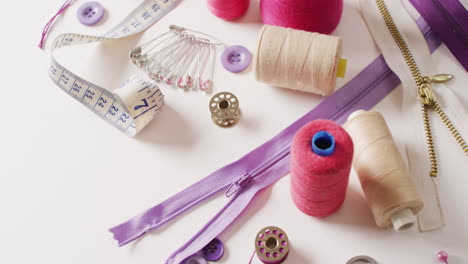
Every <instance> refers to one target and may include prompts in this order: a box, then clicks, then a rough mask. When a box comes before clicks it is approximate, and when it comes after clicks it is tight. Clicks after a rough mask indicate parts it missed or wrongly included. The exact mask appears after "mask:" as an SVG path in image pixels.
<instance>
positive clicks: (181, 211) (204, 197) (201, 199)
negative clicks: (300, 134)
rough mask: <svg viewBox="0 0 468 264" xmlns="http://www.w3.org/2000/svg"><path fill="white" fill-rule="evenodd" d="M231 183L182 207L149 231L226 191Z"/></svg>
mask: <svg viewBox="0 0 468 264" xmlns="http://www.w3.org/2000/svg"><path fill="white" fill-rule="evenodd" d="M231 184H232V183H229V184H226V185H224V186H222V187H220V188H218V189H216V190H215V191H213V192H211V193H209V194H207V195H205V196H203V197H202V198H200V199H198V200H196V201H195V202H193V203H191V204H190V205H188V206H186V207H184V208H183V209H180V210H179V211H177V212H175V213H174V214H172V215H170V216H168V217H166V218H165V219H164V220H162V221H160V222H159V223H158V224H157V225H154V226H152V227H151V229H156V228H158V227H160V226H162V225H165V224H166V223H168V222H170V221H172V220H173V219H174V218H176V217H177V216H179V215H181V214H183V213H185V212H187V211H188V210H190V209H192V208H193V207H195V206H197V205H199V204H200V203H202V202H204V201H206V200H208V199H209V198H211V197H213V196H215V195H217V194H218V193H219V192H221V191H223V190H226V189H227V188H228V187H229V186H230V185H231Z"/></svg>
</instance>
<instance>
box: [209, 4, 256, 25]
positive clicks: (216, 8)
mask: <svg viewBox="0 0 468 264" xmlns="http://www.w3.org/2000/svg"><path fill="white" fill-rule="evenodd" d="M249 3H250V0H208V2H207V4H208V10H210V12H211V13H212V14H213V15H215V16H217V17H219V18H222V19H226V20H233V19H236V18H239V17H241V16H243V15H244V14H245V12H247V9H248V8H249Z"/></svg>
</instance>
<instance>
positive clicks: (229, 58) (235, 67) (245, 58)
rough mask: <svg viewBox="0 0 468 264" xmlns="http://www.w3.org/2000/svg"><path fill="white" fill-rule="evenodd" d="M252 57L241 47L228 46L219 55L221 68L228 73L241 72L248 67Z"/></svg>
mask: <svg viewBox="0 0 468 264" xmlns="http://www.w3.org/2000/svg"><path fill="white" fill-rule="evenodd" d="M251 57H252V55H251V54H250V52H249V50H248V49H246V48H245V47H243V46H239V45H235V46H229V47H227V48H226V49H225V50H224V51H223V54H221V63H222V64H223V67H224V68H225V69H226V70H228V71H230V72H241V71H243V70H245V69H246V68H247V67H249V65H250V60H251Z"/></svg>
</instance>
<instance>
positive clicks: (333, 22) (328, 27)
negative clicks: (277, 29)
mask: <svg viewBox="0 0 468 264" xmlns="http://www.w3.org/2000/svg"><path fill="white" fill-rule="evenodd" d="M260 12H261V16H262V20H263V23H265V24H269V25H274V26H281V27H287V28H294V29H300V30H305V31H310V32H319V33H322V34H330V33H331V32H333V30H335V28H336V27H337V26H338V23H339V22H340V19H341V14H342V13H343V0H261V1H260Z"/></svg>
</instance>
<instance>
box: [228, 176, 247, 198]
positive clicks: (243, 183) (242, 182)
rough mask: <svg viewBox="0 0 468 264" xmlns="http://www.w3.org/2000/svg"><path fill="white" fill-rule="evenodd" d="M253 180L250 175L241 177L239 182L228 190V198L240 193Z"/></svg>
mask: <svg viewBox="0 0 468 264" xmlns="http://www.w3.org/2000/svg"><path fill="white" fill-rule="evenodd" d="M252 179H253V177H252V175H250V174H248V173H246V174H244V175H243V176H241V177H240V178H239V179H238V180H237V181H235V182H233V183H232V184H231V185H230V186H229V188H228V189H227V190H226V193H225V195H226V197H227V198H229V197H231V196H232V195H233V194H235V193H236V192H238V191H240V190H241V189H242V188H244V187H246V186H247V185H248V184H249V183H250V182H251V181H252Z"/></svg>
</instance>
